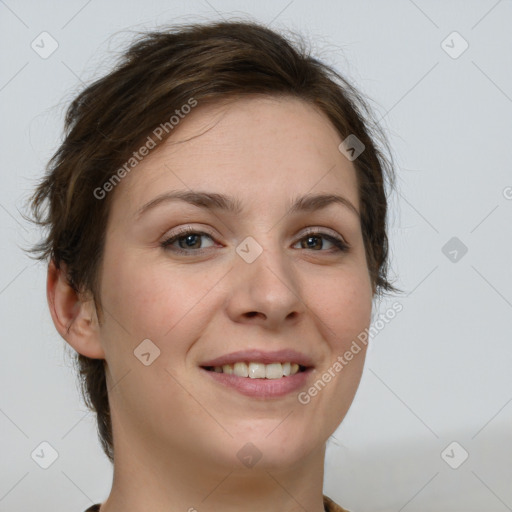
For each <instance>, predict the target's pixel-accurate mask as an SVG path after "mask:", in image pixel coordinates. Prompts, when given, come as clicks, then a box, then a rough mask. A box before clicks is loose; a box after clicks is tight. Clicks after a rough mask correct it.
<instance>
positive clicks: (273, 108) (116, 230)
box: [99, 98, 372, 468]
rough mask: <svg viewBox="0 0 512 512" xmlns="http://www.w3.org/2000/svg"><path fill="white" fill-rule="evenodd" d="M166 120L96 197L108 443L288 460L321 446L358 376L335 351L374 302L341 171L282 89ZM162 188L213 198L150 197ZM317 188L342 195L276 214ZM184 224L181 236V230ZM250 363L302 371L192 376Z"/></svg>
mask: <svg viewBox="0 0 512 512" xmlns="http://www.w3.org/2000/svg"><path fill="white" fill-rule="evenodd" d="M174 130H175V133H173V134H172V136H171V138H170V139H168V140H167V142H166V143H165V144H164V145H163V146H161V147H160V148H159V149H158V151H154V153H150V154H149V155H148V156H147V157H145V159H144V160H142V161H141V162H140V163H139V164H138V165H137V166H136V167H135V168H134V169H133V170H132V171H131V172H130V174H129V175H127V176H126V177H125V178H124V179H123V180H122V181H121V183H120V184H119V185H118V186H117V187H116V189H115V191H114V192H111V193H114V197H113V198H112V199H113V202H112V206H111V214H110V217H109V221H108V225H107V236H106V245H105V250H104V258H103V262H102V268H101V299H102V305H103V308H104V323H103V324H102V325H101V327H100V330H99V340H100V343H101V346H102V348H103V350H104V354H105V359H106V361H107V365H108V371H107V377H108V387H109V390H110V392H109V396H110V404H111V409H112V419H113V426H114V439H115V441H116V448H117V449H125V450H131V452H132V453H134V454H135V453H138V454H139V456H140V457H143V456H147V455H143V454H148V453H151V454H152V457H160V458H161V459H162V460H165V457H167V458H168V459H167V460H170V459H169V457H170V458H171V459H172V458H175V460H179V458H180V457H183V460H187V461H190V462H191V463H193V462H194V461H201V462H202V463H203V464H204V463H206V464H211V465H217V466H218V465H222V466H226V467H233V466H239V467H243V466H242V465H243V464H245V465H246V466H248V467H249V466H250V465H252V464H254V461H257V459H258V457H259V456H260V455H261V459H259V461H257V464H256V466H255V467H260V468H271V467H278V466H279V467H286V466H291V465H293V464H294V463H296V462H298V461H299V460H300V459H303V458H305V457H307V456H309V455H312V454H314V453H319V452H320V451H322V450H323V447H324V444H325V442H326V440H327V438H328V437H329V436H330V435H331V434H332V433H333V432H334V430H335V429H336V428H337V426H338V425H339V423H340V421H341V420H342V419H343V417H344V416H345V414H346V412H347V410H348V409H349V406H350V404H351V402H352V400H353V398H354V395H355V392H356V389H357V387H358V384H359V380H360V377H361V373H362V369H363V363H364V358H365V348H364V346H363V345H362V344H361V343H360V345H361V347H362V348H361V350H360V351H359V352H358V353H357V354H355V355H353V358H352V359H351V360H350V361H347V360H346V358H344V354H345V353H346V352H347V351H348V350H349V349H350V347H351V345H352V343H353V341H354V340H356V339H357V336H358V334H360V333H361V332H362V331H364V330H365V329H366V328H367V327H368V326H369V324H370V316H371V307H372V286H371V281H370V277H369V273H368V268H367V262H366V258H365V251H364V245H363V238H362V233H361V227H360V219H359V217H358V213H357V212H358V211H359V210H360V205H359V197H358V188H357V181H356V174H355V168H354V166H353V164H352V163H351V162H350V161H349V160H347V159H346V158H345V156H344V155H343V154H342V153H341V152H340V151H339V149H338V146H339V144H340V143H341V142H342V139H341V138H340V136H339V135H338V133H337V132H336V130H335V129H334V128H333V126H332V125H331V124H330V123H329V121H328V120H327V118H326V117H325V116H324V115H323V114H321V113H319V112H318V111H317V110H315V109H314V108H313V107H311V106H310V105H308V104H306V103H304V102H302V101H300V100H296V99H291V98H290V99H274V98H264V99H262V98H248V99H243V100H237V101H235V102H233V103H231V104H226V105H224V106H220V105H217V106H208V107H206V106H203V107H202V108H201V104H200V102H199V105H198V107H197V108H196V109H195V110H193V111H192V112H191V113H190V114H189V115H188V116H187V117H185V118H184V119H183V120H182V121H181V122H180V124H179V125H178V126H177V127H175V128H174ZM175 192H181V193H191V192H196V193H199V192H200V193H201V194H219V195H222V196H223V197H225V198H226V199H225V200H223V201H217V202H216V203H215V206H212V205H211V204H208V205H207V207H204V205H206V204H207V203H206V202H205V200H204V199H203V200H202V204H203V206H201V201H200V202H199V203H197V204H192V203H189V202H187V201H185V200H182V199H170V198H167V199H162V195H164V194H172V193H175ZM325 194H328V195H337V196H341V197H342V198H344V200H345V204H344V203H343V202H339V201H334V202H330V201H321V200H319V201H316V202H314V201H313V202H309V201H307V202H306V206H308V205H309V207H308V208H301V207H300V206H301V204H300V203H299V204H298V207H296V208H293V209H291V206H292V205H293V204H294V203H295V201H297V200H298V199H299V198H301V197H303V196H306V198H311V197H314V196H317V195H325ZM157 198H160V199H159V200H158V201H155V199H157ZM225 203H229V204H231V203H236V204H237V205H238V206H239V207H240V211H237V212H234V211H231V210H230V209H227V208H225V207H224V206H225ZM348 204H351V205H353V208H354V209H355V211H354V210H353V209H352V208H351V207H350V206H347V205H348ZM145 205H146V207H145V208H144V206H145ZM148 205H149V206H148ZM188 227H189V228H191V230H192V231H193V232H194V234H189V235H187V234H182V233H181V234H180V230H183V228H188ZM175 235H176V236H178V238H176V239H175V240H174V241H172V240H171V241H169V242H167V243H166V241H168V240H169V239H172V237H174V236H175ZM180 236H181V238H180ZM338 240H339V241H340V242H341V244H346V245H347V246H348V248H347V250H346V251H343V250H341V249H340V248H339V247H338V246H337V244H338ZM144 340H146V341H144ZM147 340H150V341H147ZM246 351H247V353H243V352H246ZM248 351H253V352H252V353H249V352H248ZM278 351H279V352H281V353H280V354H277V352H278ZM235 353H238V354H235ZM233 354H235V355H233ZM338 358H343V361H344V363H343V364H341V366H342V369H341V370H339V369H338V370H337V371H336V370H333V368H334V367H335V363H336V361H338V362H340V359H338ZM215 360H216V361H215ZM262 361H267V362H269V363H295V362H297V363H300V364H301V365H303V366H306V367H307V371H305V372H302V371H300V372H298V373H297V374H295V375H294V376H293V375H289V376H282V377H280V378H269V379H266V378H265V379H260V378H251V377H242V376H237V375H234V374H230V373H220V372H216V371H211V369H206V368H205V366H210V365H211V366H221V365H222V363H226V364H227V362H231V363H233V362H239V363H247V362H254V363H258V362H262ZM283 368H284V371H285V372H288V371H293V369H294V366H293V365H287V364H284V365H281V366H279V365H276V364H274V365H271V366H262V365H252V366H250V367H249V368H248V371H250V372H252V373H251V375H253V376H258V375H263V373H259V372H268V375H269V376H270V377H272V376H273V377H276V376H278V375H281V373H279V372H280V371H282V369H283ZM336 368H339V366H336ZM239 371H240V372H242V373H243V372H244V371H245V368H244V365H243V364H238V365H237V373H238V372H239ZM274 371H275V372H276V373H275V374H274V373H273V372H274ZM226 372H229V368H228V367H226ZM265 375H267V373H265ZM326 375H328V376H327V377H326ZM322 376H324V380H323V384H324V385H319V384H317V388H318V389H317V392H316V394H315V392H314V391H313V392H312V393H308V390H309V389H310V388H311V387H312V386H314V384H315V382H316V381H318V380H319V379H320V380H322ZM329 376H330V379H329ZM325 381H328V382H327V383H326V382H325ZM114 385H115V387H113V388H112V386H114ZM306 395H307V396H306ZM308 396H309V400H308V398H307V397H308ZM247 443H252V445H247ZM122 447H123V448H122ZM247 456H249V458H247ZM251 456H252V459H251V458H250V457H251ZM244 457H245V458H244ZM251 460H252V462H250V461H251Z"/></svg>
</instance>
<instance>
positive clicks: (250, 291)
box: [231, 230, 302, 321]
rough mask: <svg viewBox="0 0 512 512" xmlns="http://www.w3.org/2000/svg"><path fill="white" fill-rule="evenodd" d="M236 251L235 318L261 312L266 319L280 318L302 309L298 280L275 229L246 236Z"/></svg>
mask: <svg viewBox="0 0 512 512" xmlns="http://www.w3.org/2000/svg"><path fill="white" fill-rule="evenodd" d="M256 237H257V238H256ZM236 252H237V255H236V260H235V261H236V262H235V267H234V271H235V274H236V285H235V289H233V290H232V292H233V293H232V295H231V306H232V309H231V311H232V312H235V313H234V314H235V315H236V316H237V317H239V316H240V315H246V316H247V315H248V316H251V317H252V316H254V314H255V313H260V315H259V316H263V317H264V318H266V319H267V320H268V321H270V320H272V321H279V320H284V319H285V318H286V317H288V316H289V315H290V313H293V314H296V313H297V312H298V311H299V310H300V309H301V304H302V303H301V300H300V290H299V283H298V279H297V276H296V274H295V273H294V272H293V269H292V267H291V266H290V265H289V262H287V258H288V255H287V254H286V252H285V250H284V247H282V246H281V245H280V243H279V241H278V240H277V237H276V232H275V231H273V230H271V231H269V232H259V233H255V235H254V236H248V237H246V238H245V239H244V240H243V241H242V242H241V243H240V244H239V246H238V247H237V248H236Z"/></svg>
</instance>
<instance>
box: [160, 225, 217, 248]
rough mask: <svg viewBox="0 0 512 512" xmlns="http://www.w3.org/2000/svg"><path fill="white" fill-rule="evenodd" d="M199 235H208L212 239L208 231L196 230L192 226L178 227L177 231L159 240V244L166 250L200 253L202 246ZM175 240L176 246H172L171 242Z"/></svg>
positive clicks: (173, 242)
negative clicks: (161, 240)
mask: <svg viewBox="0 0 512 512" xmlns="http://www.w3.org/2000/svg"><path fill="white" fill-rule="evenodd" d="M201 237H208V238H209V239H210V240H212V241H213V238H212V236H211V235H209V234H208V233H205V232H203V231H196V230H194V229H192V228H183V229H180V230H179V232H178V233H176V234H174V235H172V236H171V237H170V238H167V239H166V240H164V241H163V242H161V243H160V246H161V247H163V248H164V249H166V250H171V251H174V252H178V253H189V252H196V253H201V252H202V249H203V248H204V247H201V245H202V243H201ZM176 242H178V247H175V246H174V247H173V244H175V243H176ZM210 247H211V246H210Z"/></svg>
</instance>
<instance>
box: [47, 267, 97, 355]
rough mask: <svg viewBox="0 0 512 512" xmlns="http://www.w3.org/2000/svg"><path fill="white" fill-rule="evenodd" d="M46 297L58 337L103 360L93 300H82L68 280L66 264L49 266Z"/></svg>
mask: <svg viewBox="0 0 512 512" xmlns="http://www.w3.org/2000/svg"><path fill="white" fill-rule="evenodd" d="M46 296H47V299H48V306H49V308H50V314H51V316H52V320H53V323H54V325H55V328H56V329H57V331H58V332H59V334H60V335H61V336H62V337H63V338H64V339H65V340H66V341H67V342H68V343H69V344H70V345H71V346H72V347H73V348H74V349H75V350H76V351H77V352H78V353H80V354H82V355H84V356H87V357H90V358H92V359H104V358H105V352H104V351H103V347H102V346H101V343H100V337H99V324H98V318H97V315H96V310H95V308H94V304H93V299H92V298H91V299H88V300H84V299H83V298H81V297H79V295H78V294H77V293H76V292H75V290H74V289H73V287H72V286H71V285H70V284H69V281H68V279H67V268H66V265H65V264H64V263H61V264H60V265H59V268H57V266H56V265H55V262H54V261H53V260H52V261H51V262H50V264H49V265H48V275H47V281H46Z"/></svg>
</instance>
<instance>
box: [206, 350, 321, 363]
mask: <svg viewBox="0 0 512 512" xmlns="http://www.w3.org/2000/svg"><path fill="white" fill-rule="evenodd" d="M242 361H245V362H252V363H264V364H270V363H279V362H284V363H286V362H290V363H297V364H299V365H301V366H306V367H309V366H313V363H312V361H311V358H310V357H308V356H306V355H305V354H301V353H300V352H297V351H296V350H293V349H282V350H275V351H270V352H269V351H266V350H258V349H253V350H239V351H237V352H231V354H226V355H223V356H220V357H216V358H215V359H210V360H208V361H204V362H202V363H201V364H200V366H223V365H225V364H234V363H239V362H242Z"/></svg>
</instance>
